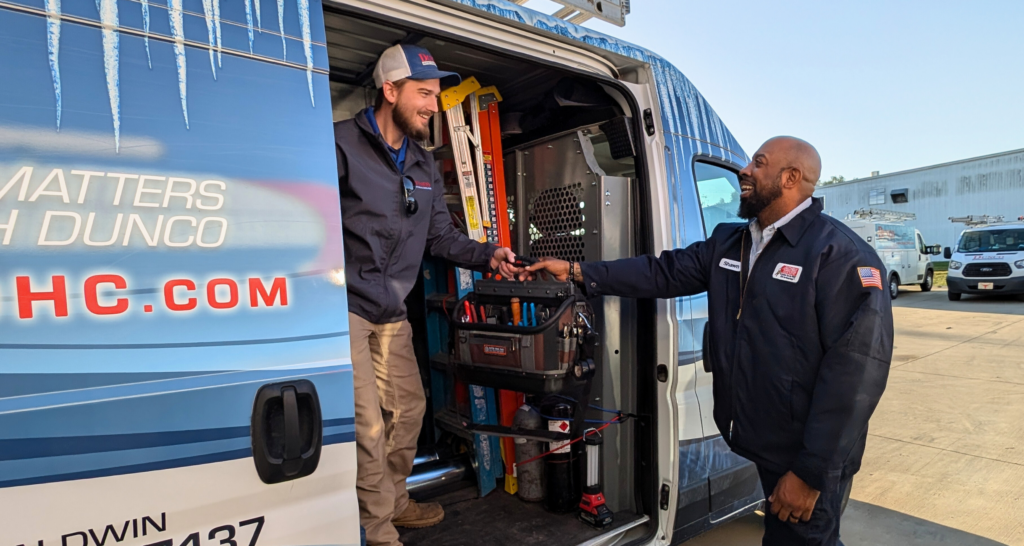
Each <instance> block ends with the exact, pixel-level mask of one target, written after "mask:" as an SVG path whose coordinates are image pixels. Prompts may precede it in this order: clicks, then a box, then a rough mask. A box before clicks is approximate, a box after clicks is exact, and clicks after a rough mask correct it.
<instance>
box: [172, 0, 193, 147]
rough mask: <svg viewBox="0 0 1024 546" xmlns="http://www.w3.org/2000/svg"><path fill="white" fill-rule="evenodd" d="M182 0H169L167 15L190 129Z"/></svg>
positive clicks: (179, 92)
mask: <svg viewBox="0 0 1024 546" xmlns="http://www.w3.org/2000/svg"><path fill="white" fill-rule="evenodd" d="M181 3H182V0H167V17H168V18H169V19H170V24H171V36H172V37H173V38H174V62H175V64H176V65H177V67H178V96H179V97H181V113H182V114H183V115H184V116H185V128H186V129H188V89H187V87H186V86H185V76H186V70H185V22H184V15H183V14H182V11H181Z"/></svg>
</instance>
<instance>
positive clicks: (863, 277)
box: [857, 267, 884, 290]
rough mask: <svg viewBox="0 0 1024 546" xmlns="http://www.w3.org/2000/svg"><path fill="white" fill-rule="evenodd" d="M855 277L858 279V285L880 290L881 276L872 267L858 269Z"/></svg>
mask: <svg viewBox="0 0 1024 546" xmlns="http://www.w3.org/2000/svg"><path fill="white" fill-rule="evenodd" d="M857 276H858V277H860V285H861V286H863V287H864V288H868V287H872V286H873V287H875V288H877V289H879V290H884V289H883V288H882V274H881V273H879V272H878V270H877V269H875V268H873V267H858V268H857Z"/></svg>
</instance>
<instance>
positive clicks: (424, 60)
mask: <svg viewBox="0 0 1024 546" xmlns="http://www.w3.org/2000/svg"><path fill="white" fill-rule="evenodd" d="M420 64H423V65H430V66H433V67H435V68H437V63H435V62H434V58H433V57H431V56H430V55H427V54H426V53H420Z"/></svg>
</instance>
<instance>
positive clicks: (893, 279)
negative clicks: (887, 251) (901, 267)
mask: <svg viewBox="0 0 1024 546" xmlns="http://www.w3.org/2000/svg"><path fill="white" fill-rule="evenodd" d="M899 295H900V278H899V277H897V276H896V275H892V276H890V277H889V297H890V298H892V299H896V298H897V297H898V296H899Z"/></svg>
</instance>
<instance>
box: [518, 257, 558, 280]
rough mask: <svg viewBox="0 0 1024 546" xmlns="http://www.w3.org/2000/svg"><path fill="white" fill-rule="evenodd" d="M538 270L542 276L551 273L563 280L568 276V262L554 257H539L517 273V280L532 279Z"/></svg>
mask: <svg viewBox="0 0 1024 546" xmlns="http://www.w3.org/2000/svg"><path fill="white" fill-rule="evenodd" d="M538 271H540V274H541V276H542V277H544V278H547V276H548V275H551V276H553V277H554V278H555V279H558V280H559V281H561V282H565V281H566V280H567V279H568V278H569V262H567V261H565V260H557V259H555V258H541V259H540V260H539V261H538V262H537V263H535V264H533V265H531V266H528V267H526V269H524V270H523V272H522V273H520V274H519V280H520V281H525V280H533V279H534V278H536V275H535V273H536V272H538Z"/></svg>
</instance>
